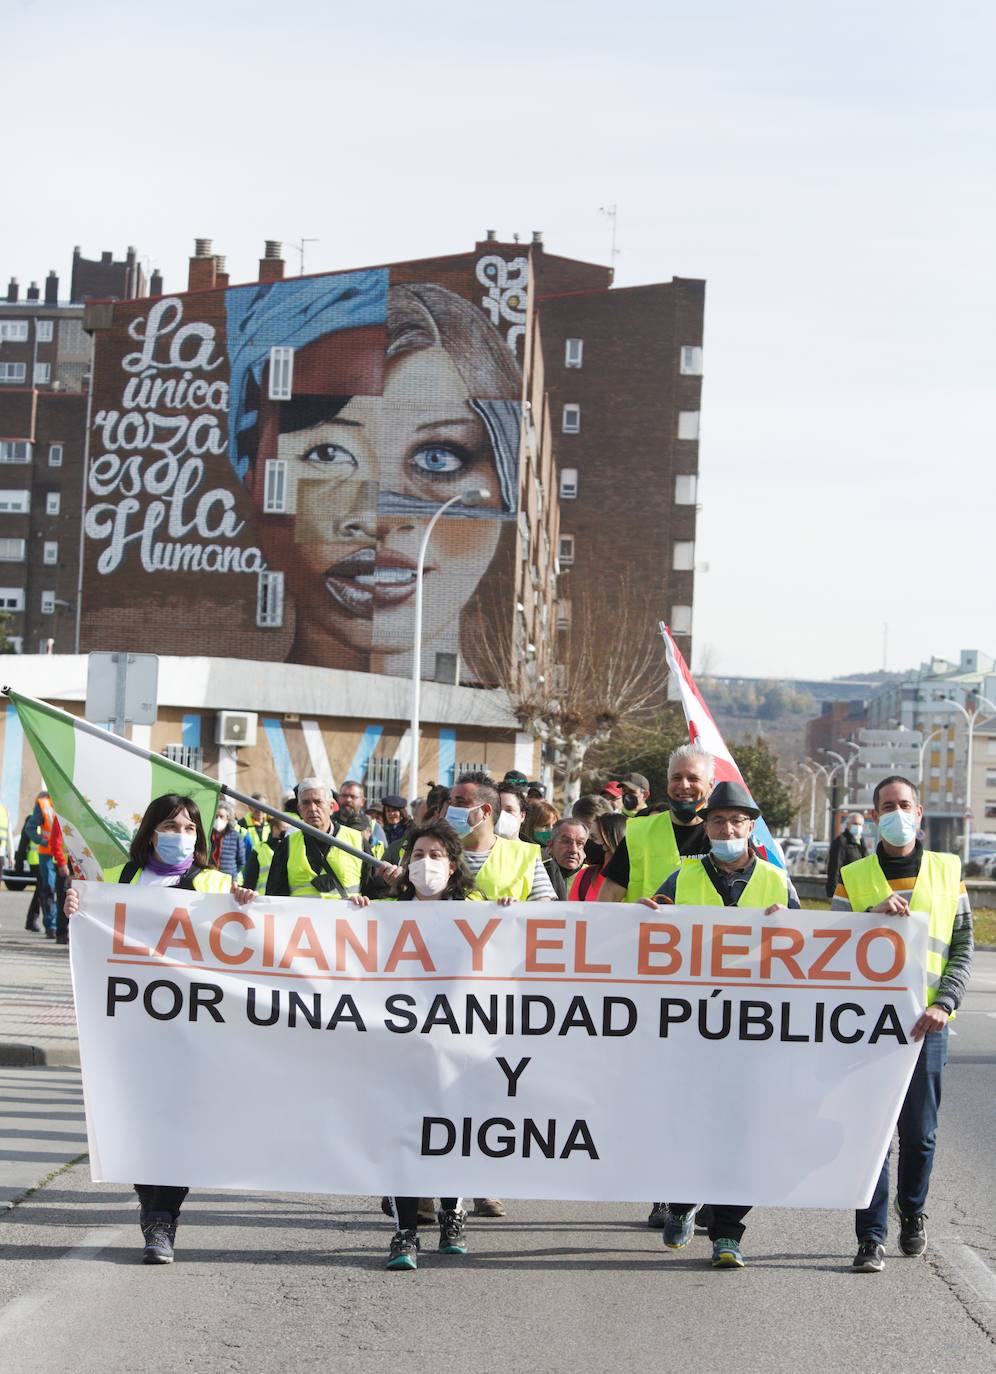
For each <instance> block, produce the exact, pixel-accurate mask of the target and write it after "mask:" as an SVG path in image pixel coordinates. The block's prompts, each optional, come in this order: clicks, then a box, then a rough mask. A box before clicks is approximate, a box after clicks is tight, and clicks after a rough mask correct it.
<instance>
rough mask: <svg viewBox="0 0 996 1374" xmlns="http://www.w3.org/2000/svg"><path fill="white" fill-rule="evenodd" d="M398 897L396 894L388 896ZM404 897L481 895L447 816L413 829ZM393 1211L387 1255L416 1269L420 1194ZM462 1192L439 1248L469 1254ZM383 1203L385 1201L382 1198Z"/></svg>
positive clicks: (362, 901) (392, 1262) (441, 1216)
mask: <svg viewBox="0 0 996 1374" xmlns="http://www.w3.org/2000/svg"><path fill="white" fill-rule="evenodd" d="M349 900H350V901H351V902H352V903H353V905H354V906H369V905H370V898H369V897H365V896H363V895H361V894H356V895H354V896H352V897H350V899H349ZM388 900H392V899H390V898H389V899H388ZM394 900H396V901H399V902H411V901H414V902H468V901H480V900H481V894H480V893H479V892H477V891H475V889H474V879H473V877H472V876H471V874H470V870H469V869H468V867H467V864H466V861H465V860H464V857H463V847H462V845H461V844H460V837H459V836H458V835H457V833H456V831H455V830H454V829H453V827H452V826H451V825H447V823H446V822H445V821H439V820H437V821H430V822H429V824H428V825H423V826H421V827H419V828H418V829H417V830H415V831H413V832H412V834H411V844H410V848H409V851H408V858H407V861H406V863H405V866H404V870H403V873H402V876H401V879H400V882H399V885H398V893H397V897H396V898H395V899H394ZM388 1202H389V1206H390V1213H389V1214H390V1215H391V1216H392V1217H393V1218H394V1222H395V1226H396V1228H397V1229H396V1230H395V1233H394V1235H393V1236H392V1237H391V1247H390V1250H389V1251H388V1256H387V1267H388V1269H416V1268H417V1267H418V1252H419V1250H420V1248H421V1246H420V1244H419V1238H418V1222H419V1211H420V1209H419V1199H418V1198H417V1197H395V1198H390V1199H388ZM461 1202H462V1198H458V1197H441V1198H440V1199H439V1205H440V1210H439V1212H438V1213H437V1220H438V1222H439V1253H440V1254H441V1255H465V1254H466V1253H467V1238H466V1233H465V1230H464V1223H465V1221H466V1219H467V1213H466V1212H465V1211H464V1210H463V1208H462V1206H461ZM382 1205H383V1204H382Z"/></svg>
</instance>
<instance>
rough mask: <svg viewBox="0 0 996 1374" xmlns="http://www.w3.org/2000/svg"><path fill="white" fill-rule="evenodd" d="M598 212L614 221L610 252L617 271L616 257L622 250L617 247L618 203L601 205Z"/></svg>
mask: <svg viewBox="0 0 996 1374" xmlns="http://www.w3.org/2000/svg"><path fill="white" fill-rule="evenodd" d="M598 213H599V214H600V215H605V217H606V218H607V219H609V220H611V221H612V247H611V248H610V250H609V252H610V257H611V264H612V270H613V271H615V267H616V258H617V257H618V256H619V254H620V253H621V252H622V249H621V248H617V247H616V227H617V224H618V220H619V207H618V205H600V206H599V207H598Z"/></svg>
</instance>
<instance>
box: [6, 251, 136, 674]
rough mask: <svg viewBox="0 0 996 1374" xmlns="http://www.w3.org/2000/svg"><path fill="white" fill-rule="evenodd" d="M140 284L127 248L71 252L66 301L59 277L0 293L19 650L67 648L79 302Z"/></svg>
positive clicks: (10, 561) (11, 612)
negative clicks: (120, 254) (123, 252)
mask: <svg viewBox="0 0 996 1374" xmlns="http://www.w3.org/2000/svg"><path fill="white" fill-rule="evenodd" d="M143 287H144V278H143V276H142V271H141V268H140V266H139V265H138V262H137V258H136V254H135V250H134V249H133V248H129V249H128V253H127V256H126V259H125V261H123V262H116V261H115V260H114V258H113V256H112V254H111V253H104V254H103V255H102V257H101V259H100V260H99V261H93V260H90V259H86V258H83V257H82V255H81V252H80V249H79V248H76V249H75V250H74V255H73V273H72V287H71V292H70V296H71V299H70V300H69V301H65V300H60V298H59V278H58V276H57V274H56V273H55V272H54V271H51V272H49V274H48V276H47V278H46V280H45V284H44V288H43V289H40V288H39V286H38V284H37V283H36V282H32V283H31V284H30V286H29V287H28V289H27V291H26V292H25V294H24V296H23V297H22V296H21V291H20V286H19V284H18V281H17V279H16V278H13V277H12V278H11V280H10V282H9V285H8V287H7V293H6V299H4V300H0V611H2V612H3V613H4V614H5V616H6V620H5V622H4V623H5V627H6V633H7V640H8V644H9V645H10V646H11V647H12V648H13V649H14V651H15V652H17V653H48V652H53V651H55V652H66V651H71V650H72V648H73V647H74V644H75V637H76V602H77V581H78V574H79V560H80V538H81V523H82V500H83V470H84V458H85V446H86V411H87V395H86V388H87V385H88V381H89V374H90V357H91V351H92V345H91V341H90V337H89V335H88V334H87V333H86V332H85V331H84V329H83V309H84V307H83V301H84V299H85V298H86V297H87V296H89V295H92V294H94V293H96V292H98V291H99V292H100V293H101V294H102V295H116V296H119V297H120V296H123V295H124V294H126V293H127V292H129V291H134V290H139V289H142V288H143Z"/></svg>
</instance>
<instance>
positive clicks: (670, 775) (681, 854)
mask: <svg viewBox="0 0 996 1374" xmlns="http://www.w3.org/2000/svg"><path fill="white" fill-rule="evenodd" d="M712 783H713V760H712V755H711V754H707V753H706V751H705V750H704V749H701V748H700V747H699V746H698V745H697V744H682V745H681V746H680V747H679V748H677V749H675V751H674V752H673V754H672V755H671V757H670V758H669V759H668V765H667V804H668V809H667V810H666V811H660V812H657V813H656V814H655V815H649V816H633V817H631V819H630V820H629V821H628V822H627V825H626V838H625V839H624V840H623V841H622V843H621V844H620V845H619V847H618V849H617V850H616V852H615V853H614V854H613V856H612V858H611V859H610V861H609V863H608V864H607V865H606V867H605V881H604V882H603V883H602V888H601V891H600V892H599V894H598V900H599V901H600V902H638V901H639V900H640V899H641V898H642V897H652V896H653V895H654V893H655V892H656V891H657V889H658V888H659V887H660V885H661V883H662V882H663V881H664V879H665V878H667V877H668V876H669V875H670V874H671V873H673V872H674V870H675V869H676V868H677V867H678V865H679V864H680V862H681V860H682V859H683V858H686V857H688V856H690V855H697V854H706V853H708V851H709V841H708V839H707V838H706V834H705V827H704V826H703V824H702V817H701V815H700V814H699V813H700V811H701V809H702V807H704V806H705V804H706V802H707V801H708V799H709V793H710V792H711V791H712Z"/></svg>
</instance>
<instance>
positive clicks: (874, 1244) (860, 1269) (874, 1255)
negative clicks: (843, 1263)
mask: <svg viewBox="0 0 996 1374" xmlns="http://www.w3.org/2000/svg"><path fill="white" fill-rule="evenodd" d="M851 1268H852V1269H853V1270H854V1272H855V1273H856V1274H881V1272H882V1270H883V1269H884V1268H885V1247H884V1246H883V1245H879V1243H878V1241H877V1240H872V1238H871V1237H870V1236H865V1238H864V1240H859V1241H858V1253H857V1254H856V1255H855V1256H854V1259H853V1260H852V1261H851Z"/></svg>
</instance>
